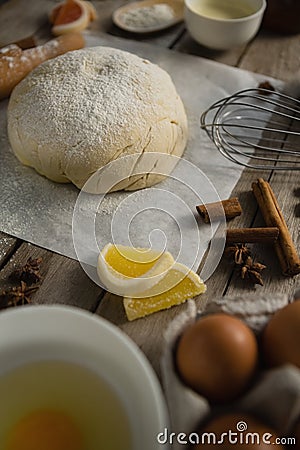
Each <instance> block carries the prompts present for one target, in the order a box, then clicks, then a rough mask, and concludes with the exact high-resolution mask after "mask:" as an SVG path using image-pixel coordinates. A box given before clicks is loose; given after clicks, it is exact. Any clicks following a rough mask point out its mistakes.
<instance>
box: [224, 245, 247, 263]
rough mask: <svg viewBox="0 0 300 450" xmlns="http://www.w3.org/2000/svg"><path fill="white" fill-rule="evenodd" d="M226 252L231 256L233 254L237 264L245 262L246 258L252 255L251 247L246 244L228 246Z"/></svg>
mask: <svg viewBox="0 0 300 450" xmlns="http://www.w3.org/2000/svg"><path fill="white" fill-rule="evenodd" d="M225 254H226V255H227V256H229V257H231V256H233V260H234V262H235V264H237V265H241V264H244V262H245V260H246V258H247V257H248V256H250V255H251V251H250V248H249V247H247V246H246V245H244V244H236V245H231V246H230V247H227V248H226V250H225Z"/></svg>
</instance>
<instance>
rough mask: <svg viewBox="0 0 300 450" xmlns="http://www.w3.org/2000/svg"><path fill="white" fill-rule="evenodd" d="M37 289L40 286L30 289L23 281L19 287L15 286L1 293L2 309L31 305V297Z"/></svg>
mask: <svg viewBox="0 0 300 450" xmlns="http://www.w3.org/2000/svg"><path fill="white" fill-rule="evenodd" d="M37 289H38V286H35V287H28V286H27V284H26V283H25V282H24V281H21V283H20V285H19V286H14V287H12V288H10V289H8V290H5V291H2V292H1V293H0V308H9V307H10V306H19V305H27V304H28V303H31V299H30V296H31V294H32V293H33V292H34V291H36V290H37Z"/></svg>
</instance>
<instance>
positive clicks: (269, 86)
mask: <svg viewBox="0 0 300 450" xmlns="http://www.w3.org/2000/svg"><path fill="white" fill-rule="evenodd" d="M258 88H259V89H264V90H263V91H260V94H262V95H271V94H272V92H274V91H275V88H274V86H273V85H272V84H271V83H270V82H269V81H268V80H266V81H262V82H261V83H259V85H258Z"/></svg>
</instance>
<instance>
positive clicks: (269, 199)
mask: <svg viewBox="0 0 300 450" xmlns="http://www.w3.org/2000/svg"><path fill="white" fill-rule="evenodd" d="M252 190H253V194H254V195H255V198H256V200H257V203H258V206H259V208H260V210H261V213H262V215H263V218H264V220H265V222H266V225H267V226H268V227H277V228H278V229H279V236H278V240H277V241H276V242H275V244H274V247H275V250H276V254H277V256H278V259H279V262H280V266H281V269H282V273H283V274H284V275H286V276H294V275H297V274H298V273H300V259H299V255H298V253H297V250H296V248H295V245H294V243H293V240H292V237H291V235H290V232H289V230H288V227H287V225H286V222H285V219H284V217H283V214H282V212H281V209H280V207H279V205H278V202H277V199H276V197H275V194H274V192H273V191H272V189H271V186H270V185H269V183H268V182H267V181H265V180H263V179H262V178H259V179H258V180H257V182H256V183H253V184H252Z"/></svg>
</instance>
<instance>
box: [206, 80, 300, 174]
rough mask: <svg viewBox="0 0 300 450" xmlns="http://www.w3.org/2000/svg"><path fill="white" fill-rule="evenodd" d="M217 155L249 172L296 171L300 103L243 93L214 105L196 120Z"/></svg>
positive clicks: (259, 93)
mask: <svg viewBox="0 0 300 450" xmlns="http://www.w3.org/2000/svg"><path fill="white" fill-rule="evenodd" d="M200 122H201V128H203V129H204V130H205V131H206V132H207V134H208V136H209V137H210V139H211V140H212V141H213V142H214V143H215V145H216V146H217V148H218V149H219V151H220V152H221V153H222V155H224V156H225V157H226V158H228V159H229V160H231V161H233V162H235V163H237V164H240V165H243V166H246V167H250V168H253V169H270V170H287V169H288V170H300V101H299V100H297V99H295V98H293V97H290V96H288V95H285V94H283V93H280V92H275V91H274V92H273V91H270V90H267V89H262V88H256V89H245V90H242V91H239V92H237V93H235V94H233V95H231V96H229V97H226V98H224V99H222V100H219V101H217V102H216V103H214V104H213V105H212V106H211V107H210V108H209V109H208V110H206V111H205V112H204V113H203V114H202V116H201V119H200Z"/></svg>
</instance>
